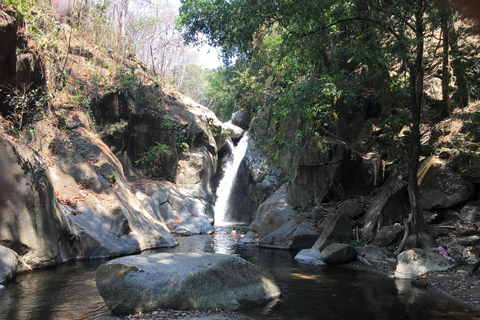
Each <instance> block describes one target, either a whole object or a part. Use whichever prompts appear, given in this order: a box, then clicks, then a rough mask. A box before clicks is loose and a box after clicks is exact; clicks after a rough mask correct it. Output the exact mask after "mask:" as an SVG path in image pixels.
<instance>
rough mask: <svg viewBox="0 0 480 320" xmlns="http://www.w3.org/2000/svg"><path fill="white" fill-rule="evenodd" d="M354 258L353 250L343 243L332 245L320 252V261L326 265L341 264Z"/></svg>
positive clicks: (354, 252)
mask: <svg viewBox="0 0 480 320" xmlns="http://www.w3.org/2000/svg"><path fill="white" fill-rule="evenodd" d="M356 258H357V251H355V248H354V247H352V246H351V245H349V244H345V243H332V244H331V245H329V246H328V247H326V248H325V249H323V251H322V259H323V261H324V262H325V263H326V264H342V263H347V262H350V261H353V260H355V259H356Z"/></svg>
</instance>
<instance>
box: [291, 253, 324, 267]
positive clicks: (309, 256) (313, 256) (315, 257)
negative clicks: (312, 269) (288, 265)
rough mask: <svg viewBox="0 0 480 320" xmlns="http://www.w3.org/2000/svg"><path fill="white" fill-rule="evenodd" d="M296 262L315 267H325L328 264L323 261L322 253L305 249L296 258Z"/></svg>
mask: <svg viewBox="0 0 480 320" xmlns="http://www.w3.org/2000/svg"><path fill="white" fill-rule="evenodd" d="M295 260H297V261H300V262H304V263H308V264H313V265H315V266H323V265H325V264H326V263H325V262H324V261H323V260H322V253H321V252H320V251H318V250H316V249H303V250H300V252H299V253H297V255H296V256H295Z"/></svg>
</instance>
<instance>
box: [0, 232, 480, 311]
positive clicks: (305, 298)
mask: <svg viewBox="0 0 480 320" xmlns="http://www.w3.org/2000/svg"><path fill="white" fill-rule="evenodd" d="M237 229H238V227H237ZM230 230H231V227H228V226H223V227H216V233H215V234H214V235H198V236H192V237H181V238H178V242H179V246H178V247H175V248H169V249H159V250H155V251H150V252H192V251H197V252H217V253H224V254H235V255H238V256H240V257H242V258H244V259H246V260H249V261H251V262H253V263H255V264H257V265H259V266H262V267H264V268H267V269H269V270H270V272H272V274H273V275H274V277H275V279H276V280H277V283H278V285H279V286H280V289H281V290H282V298H281V299H280V300H278V301H276V302H272V303H269V304H267V305H264V306H261V307H258V308H255V309H250V310H245V311H243V312H242V314H244V315H246V316H249V317H252V318H254V319H258V320H270V319H271V320H273V319H285V320H286V319H298V320H300V319H415V320H417V319H418V320H427V319H462V320H467V319H480V311H475V310H469V309H468V308H466V307H464V306H462V305H460V304H458V303H457V302H455V301H453V300H451V299H448V298H446V297H445V296H443V295H440V294H438V293H436V292H435V291H433V290H429V289H423V288H416V287H412V286H411V285H410V283H409V281H399V280H394V279H390V278H387V277H384V276H381V275H378V274H376V273H372V272H365V271H352V270H349V269H345V268H342V267H332V266H317V267H315V266H310V265H305V264H301V263H298V262H297V261H295V260H294V259H293V258H294V256H295V254H294V253H293V252H288V251H282V250H269V249H262V248H258V247H256V246H255V245H252V244H240V243H239V242H238V237H236V236H232V235H230ZM239 233H240V232H239ZM103 262H105V260H103V261H102V260H94V261H77V262H71V263H67V264H64V265H61V266H58V267H55V268H52V269H45V270H39V271H35V272H32V273H29V274H22V275H20V276H18V277H17V279H16V280H15V281H13V282H11V283H9V284H7V285H6V286H5V288H4V289H3V290H0V319H42V320H43V319H96V318H99V317H101V316H105V315H108V314H109V311H108V308H107V307H106V305H105V304H104V302H103V300H102V299H101V297H100V296H99V295H98V292H97V290H96V287H95V281H94V279H95V269H96V267H97V266H98V265H100V264H101V263H103Z"/></svg>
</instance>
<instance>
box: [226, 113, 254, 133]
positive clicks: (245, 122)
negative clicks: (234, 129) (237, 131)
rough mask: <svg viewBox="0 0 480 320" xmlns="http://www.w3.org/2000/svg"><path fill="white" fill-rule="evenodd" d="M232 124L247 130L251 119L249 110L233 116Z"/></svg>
mask: <svg viewBox="0 0 480 320" xmlns="http://www.w3.org/2000/svg"><path fill="white" fill-rule="evenodd" d="M231 121H232V124H234V125H236V126H238V127H240V128H242V129H244V130H246V129H248V127H249V126H250V121H251V117H250V114H249V112H248V111H247V110H239V111H237V112H235V113H234V114H232V119H231Z"/></svg>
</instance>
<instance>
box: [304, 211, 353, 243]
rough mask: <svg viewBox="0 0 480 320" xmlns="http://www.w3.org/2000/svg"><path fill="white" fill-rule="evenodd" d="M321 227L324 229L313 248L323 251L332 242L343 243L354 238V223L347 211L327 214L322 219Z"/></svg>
mask: <svg viewBox="0 0 480 320" xmlns="http://www.w3.org/2000/svg"><path fill="white" fill-rule="evenodd" d="M320 229H323V232H322V234H321V235H320V237H319V238H318V239H317V241H316V242H315V244H314V245H313V247H312V249H315V250H318V251H323V249H325V248H326V247H328V246H329V245H330V244H332V243H336V242H339V243H342V242H348V241H350V240H352V235H353V232H352V223H351V219H350V216H349V215H348V214H347V213H337V214H329V215H327V217H326V218H325V219H324V220H323V221H322V225H321V226H320Z"/></svg>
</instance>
